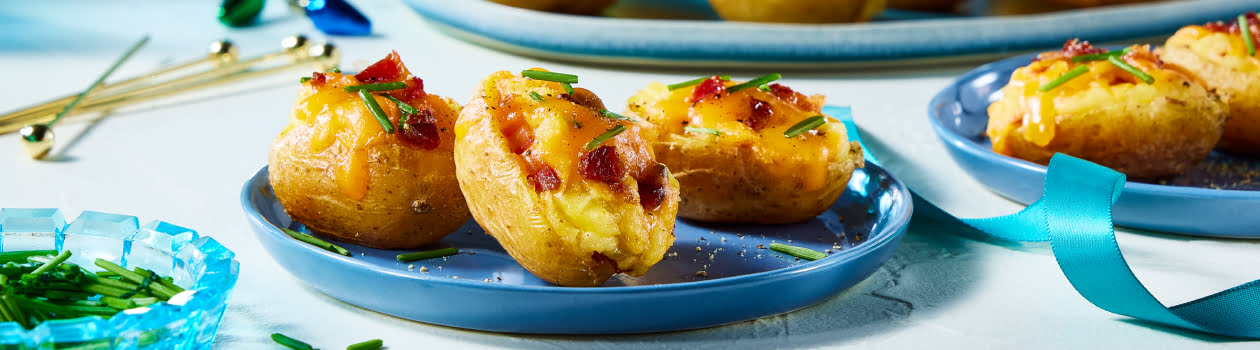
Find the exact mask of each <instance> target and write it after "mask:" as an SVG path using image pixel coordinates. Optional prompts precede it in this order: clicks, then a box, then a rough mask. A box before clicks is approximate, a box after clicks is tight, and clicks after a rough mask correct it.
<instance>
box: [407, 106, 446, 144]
mask: <svg viewBox="0 0 1260 350" xmlns="http://www.w3.org/2000/svg"><path fill="white" fill-rule="evenodd" d="M401 131H402V132H401V133H399V134H398V136H399V137H400V138H402V141H403V144H404V145H407V146H411V147H413V148H419V149H422V150H426V151H431V150H433V149H436V148H438V146H439V145H441V144H442V136H441V134H439V133H438V127H437V118H436V117H434V116H433V111H432V110H430V109H428V108H424V109H421V110H420V112H419V113H416V114H415V115H412V116H410V117H407V122H406V123H404V124H403V126H402V130H401Z"/></svg>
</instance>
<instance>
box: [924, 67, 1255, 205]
mask: <svg viewBox="0 0 1260 350" xmlns="http://www.w3.org/2000/svg"><path fill="white" fill-rule="evenodd" d="M1036 56H1037V54H1026V55H1020V56H1015V57H1011V58H1007V59H1002V60H998V61H995V62H991V63H988V64H985V65H982V66H980V67H978V68H976V69H973V70H971V71H969V72H967V73H966V74H963V75H962V76H960V77H958V78H957V79H955V80H954V81H952V82H950V83H949V86H948V87H946V88H945V89H943V90H941V91H940V92H938V93H936V95H935V96H933V97H932V100H931V102H929V104H928V106H927V112H928V122H929V123H931V124H932V129H933V130H934V131H936V135H937V136H938V137H940V138H941V140H942V141H944V142H945V143H946V144H947V145H951V146H953V147H954V148H956V149H959V150H962V151H964V152H967V153H968V154H971V155H973V156H976V157H982V158H989V159H994V160H997V161H998V162H999V164H1001V165H1002V166H1003V167H1004V169H1007V170H1011V171H1018V170H1023V171H1031V172H1036V173H1037V174H1039V175H1041V176H1042V177H1044V176H1045V175H1046V170H1047V169H1046V167H1045V166H1044V165H1040V164H1037V163H1033V162H1029V161H1026V160H1023V159H1019V158H1014V157H1010V156H1006V155H1002V154H998V153H996V152H993V150H992V149H988V148H986V147H983V146H981V145H980V144H978V143H976V142H975V141H973V140H971V139H970V138H969V137H967V136H965V135H961V134H958V133H956V132H954V131H953V130H951V129H949V128H947V127H945V125H943V124H941V116H940V113H939V111H938V108H936V107H937V106H939V105H941V104H943V103H947V102H951V101H954V100H955V96H951V93H953V94H957V92H958V90H959V89H960V87H962V86H963V85H965V83H966V82H969V81H972V80H974V79H975V78H976V77H977V76H980V75H983V74H987V73H990V72H992V71H995V70H996V69H997V68H996V67H997V66H1003V65H1007V64H1011V63H1013V62H1016V61H1028V62H1031V60H1032V58H1033V57H1036ZM1021 66H1022V65H1021ZM986 114H987V113H986ZM1124 191H1125V192H1132V193H1135V194H1145V195H1157V196H1164V197H1168V196H1174V197H1182V198H1206V199H1230V200H1232V199H1257V198H1260V191H1244V190H1218V189H1208V188H1200V187H1186V186H1172V185H1156V184H1149V183H1141V182H1132V181H1130V182H1126V183H1125V184H1124Z"/></svg>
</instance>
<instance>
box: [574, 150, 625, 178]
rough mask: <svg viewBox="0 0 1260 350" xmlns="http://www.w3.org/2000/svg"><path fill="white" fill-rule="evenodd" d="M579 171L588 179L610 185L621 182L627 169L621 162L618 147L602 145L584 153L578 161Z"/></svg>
mask: <svg viewBox="0 0 1260 350" xmlns="http://www.w3.org/2000/svg"><path fill="white" fill-rule="evenodd" d="M578 172H579V173H581V174H582V177H585V178H587V179H591V180H595V181H599V182H603V183H606V184H609V185H613V184H618V183H621V178H622V177H623V176H625V169H624V167H622V164H621V156H619V155H617V147H614V146H600V147H599V148H596V149H594V150H592V151H590V152H586V154H583V155H582V157H581V159H579V162H578Z"/></svg>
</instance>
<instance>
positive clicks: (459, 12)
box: [406, 0, 1256, 70]
mask: <svg viewBox="0 0 1260 350" xmlns="http://www.w3.org/2000/svg"><path fill="white" fill-rule="evenodd" d="M406 3H407V4H409V5H410V6H411V7H412V8H413V9H415V10H416V12H419V13H420V14H421V15H423V16H424V17H425V18H427V19H429V21H430V22H431V23H433V24H435V25H437V26H439V27H440V28H442V29H444V30H445V31H446V32H447V33H449V34H452V35H454V36H456V37H459V38H461V39H465V40H469V41H472V42H475V43H478V44H482V45H486V46H489V47H492V48H496V49H500V50H503V51H508V52H512V53H516V54H522V55H527V56H536V57H544V58H549V59H556V60H564V61H581V62H593V63H616V64H631V65H655V66H671V67H677V66H706V67H713V66H742V67H753V68H758V69H761V70H764V69H767V68H771V67H776V68H777V67H788V68H808V67H832V66H865V65H872V64H878V65H889V64H893V65H895V64H910V63H926V61H932V62H939V61H942V60H944V59H947V58H948V59H951V60H959V59H966V60H970V61H974V60H976V59H977V58H982V57H997V55H1001V54H1003V53H1007V54H1009V53H1011V52H1018V51H1027V50H1033V49H1044V48H1050V47H1057V46H1059V45H1062V44H1063V42H1064V41H1066V40H1067V39H1071V38H1075V37H1081V38H1086V39H1089V40H1092V41H1095V42H1106V41H1115V40H1128V39H1135V38H1143V37H1151V36H1159V35H1170V34H1172V33H1173V32H1174V31H1176V29H1177V28H1180V27H1182V26H1185V25H1188V24H1195V23H1203V22H1207V21H1215V20H1225V19H1231V18H1233V16H1237V15H1238V14H1239V13H1241V12H1244V11H1248V10H1255V8H1256V4H1255V3H1254V2H1251V1H1238V0H1199V1H1168V2H1159V3H1152V4H1141V5H1130V6H1112V7H1105V8H1096V9H1089V10H1076V11H1059V12H1050V13H1044V14H1035V15H1020V16H987V15H988V14H989V13H984V11H994V10H993V9H990V8H988V7H991V6H994V5H992V4H989V1H980V0H977V1H973V4H974V5H975V6H974V7H977V8H979V9H980V10H979V12H978V13H974V14H975V15H977V16H954V17H949V18H928V19H922V17H917V19H916V16H913V15H907V14H905V13H904V12H900V13H895V14H894V13H891V12H890V13H888V14H886V16H885V18H884V19H883V20H879V21H876V22H871V23H861V24H827V25H791V24H766V23H750V22H726V21H720V20H716V15H714V14H713V11H712V9H710V8H709V7H708V4H707V2H706V1H704V0H674V1H670V0H622V1H621V4H619V5H618V6H620V7H617V8H614V9H620V8H625V7H639V8H647V9H649V10H647V11H636V13H634V14H625V15H627V16H632V15H638V13H641V12H655V13H665V14H666V15H668V16H674V17H681V18H687V19H645V18H625V17H589V16H573V15H563V14H554V13H546V12H540V11H532V10H524V9H518V8H513V7H507V6H504V5H499V4H496V3H493V2H490V1H487V0H465V1H459V4H458V6H457V5H453V4H452V2H451V1H447V0H406ZM622 12H630V11H614V12H613V15H614V16H616V15H620V14H622ZM648 16H652V14H649V15H648ZM637 17H643V16H637Z"/></svg>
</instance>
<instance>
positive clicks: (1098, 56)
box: [1072, 47, 1129, 63]
mask: <svg viewBox="0 0 1260 350" xmlns="http://www.w3.org/2000/svg"><path fill="white" fill-rule="evenodd" d="M1127 53H1129V48H1127V47H1126V48H1124V50H1120V51H1110V52H1103V53H1093V54H1088V55H1080V56H1076V57H1072V62H1073V63H1081V62H1088V61H1102V60H1106V59H1107V58H1108V57H1111V56H1124V54H1127Z"/></svg>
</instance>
